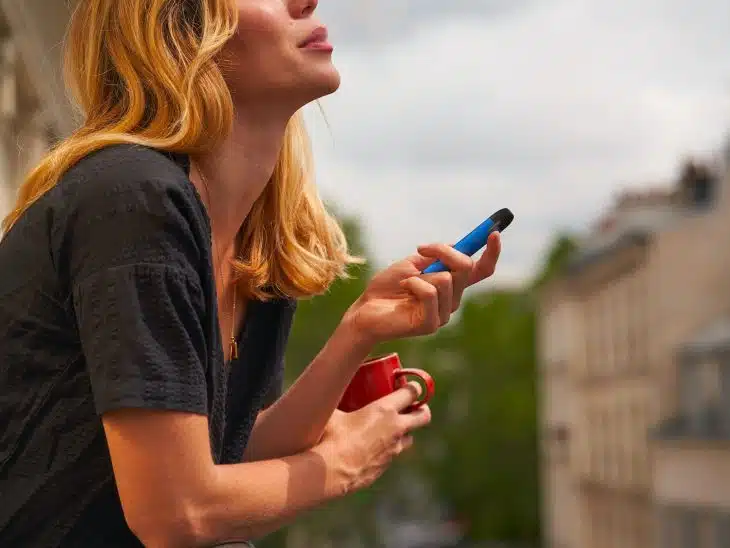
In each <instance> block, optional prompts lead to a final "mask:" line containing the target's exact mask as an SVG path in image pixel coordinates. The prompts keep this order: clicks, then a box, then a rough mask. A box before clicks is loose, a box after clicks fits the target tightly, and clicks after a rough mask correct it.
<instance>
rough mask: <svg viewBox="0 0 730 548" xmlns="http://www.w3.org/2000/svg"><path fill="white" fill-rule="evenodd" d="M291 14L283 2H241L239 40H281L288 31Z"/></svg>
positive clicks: (275, 0)
mask: <svg viewBox="0 0 730 548" xmlns="http://www.w3.org/2000/svg"><path fill="white" fill-rule="evenodd" d="M289 23H290V17H289V13H288V12H287V10H286V6H285V5H284V2H282V1H281V0H239V2H238V36H237V37H236V38H237V39H239V40H255V39H256V37H257V36H258V38H259V39H262V40H263V39H264V38H267V39H268V40H277V41H278V40H281V39H283V38H284V37H285V36H286V34H287V31H288V28H289Z"/></svg>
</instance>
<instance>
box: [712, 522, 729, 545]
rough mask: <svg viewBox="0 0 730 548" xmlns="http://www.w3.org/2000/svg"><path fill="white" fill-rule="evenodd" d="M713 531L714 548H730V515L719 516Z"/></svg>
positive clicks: (714, 523)
mask: <svg viewBox="0 0 730 548" xmlns="http://www.w3.org/2000/svg"><path fill="white" fill-rule="evenodd" d="M712 529H713V535H712V536H713V539H712V540H713V543H714V544H713V548H730V514H717V515H716V516H715V518H714V520H713V528H712Z"/></svg>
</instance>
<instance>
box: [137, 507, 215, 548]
mask: <svg viewBox="0 0 730 548" xmlns="http://www.w3.org/2000/svg"><path fill="white" fill-rule="evenodd" d="M135 506H136V509H134V510H130V511H127V510H125V512H124V518H125V520H126V522H127V526H128V527H129V529H130V530H131V531H132V533H133V534H134V535H135V536H136V537H137V538H138V539H139V541H140V542H141V543H142V544H143V545H144V546H146V547H147V548H195V547H197V546H210V544H211V543H212V539H211V538H210V537H211V536H210V535H208V534H207V532H206V528H205V525H204V519H203V518H202V514H201V512H199V511H197V509H196V508H195V507H194V506H193V505H185V504H179V503H176V504H174V505H170V506H168V507H161V506H157V507H150V506H148V505H135Z"/></svg>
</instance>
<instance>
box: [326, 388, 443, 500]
mask: <svg viewBox="0 0 730 548" xmlns="http://www.w3.org/2000/svg"><path fill="white" fill-rule="evenodd" d="M419 395H420V388H419V386H418V384H417V383H409V384H408V385H406V386H405V387H404V388H400V389H398V390H396V391H395V392H393V393H392V394H389V395H387V396H385V397H383V398H381V399H379V400H377V401H375V402H373V403H371V404H370V405H368V406H366V407H363V408H362V409H360V410H358V411H354V412H352V413H343V412H341V411H335V413H334V414H333V415H332V418H331V419H330V422H329V423H328V424H327V428H326V429H325V432H324V435H323V436H322V440H321V441H320V443H319V445H318V446H317V448H316V450H317V451H320V452H323V453H324V454H325V455H326V457H325V458H326V460H327V461H328V462H329V463H330V466H331V468H332V470H333V471H334V474H335V475H336V476H337V478H338V479H337V481H338V484H340V485H342V486H343V488H344V493H343V494H347V493H350V492H352V491H357V490H358V489H362V488H364V487H369V486H370V485H371V484H372V483H373V482H374V481H375V480H376V479H378V478H379V477H380V476H381V475H382V474H383V472H385V470H387V468H388V466H389V465H390V463H391V462H392V460H393V459H394V458H395V457H396V456H398V455H400V454H401V453H402V452H403V451H405V450H407V449H408V448H410V447H411V446H412V445H413V438H412V436H411V432H413V431H414V430H416V429H418V428H422V427H424V426H426V425H427V424H428V423H430V422H431V411H430V409H429V408H428V406H427V405H423V406H421V407H419V408H418V409H416V410H414V411H411V412H409V413H403V411H404V410H405V409H407V408H408V407H409V406H410V405H412V404H413V403H415V402H416V401H417V400H418V398H419Z"/></svg>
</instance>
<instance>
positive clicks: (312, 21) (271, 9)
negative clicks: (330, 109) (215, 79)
mask: <svg viewBox="0 0 730 548" xmlns="http://www.w3.org/2000/svg"><path fill="white" fill-rule="evenodd" d="M233 1H235V2H236V6H237V8H238V32H237V33H236V36H235V37H233V39H231V40H230V42H229V43H228V44H227V45H226V47H225V48H224V51H223V55H222V58H223V63H222V68H223V71H224V74H225V78H226V81H227V82H228V85H229V87H230V89H231V93H232V95H233V98H234V101H237V102H238V101H245V102H261V103H262V104H264V103H269V104H274V105H276V104H280V105H281V106H283V107H285V108H290V109H294V110H297V109H299V108H300V107H302V106H304V105H305V104H307V103H309V102H311V101H314V100H316V99H318V98H320V97H322V96H324V95H328V94H330V93H333V92H334V91H335V90H337V88H338V87H339V85H340V75H339V73H338V72H337V69H336V68H335V67H334V65H333V64H332V46H331V45H330V43H329V41H328V39H327V30H326V28H325V27H324V26H323V25H322V23H321V22H320V21H319V20H318V19H317V18H316V17H315V10H316V8H317V3H318V0H233ZM334 1H339V0H334Z"/></svg>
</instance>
